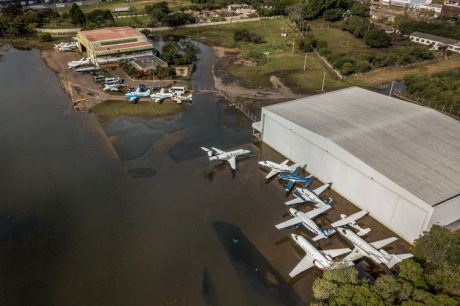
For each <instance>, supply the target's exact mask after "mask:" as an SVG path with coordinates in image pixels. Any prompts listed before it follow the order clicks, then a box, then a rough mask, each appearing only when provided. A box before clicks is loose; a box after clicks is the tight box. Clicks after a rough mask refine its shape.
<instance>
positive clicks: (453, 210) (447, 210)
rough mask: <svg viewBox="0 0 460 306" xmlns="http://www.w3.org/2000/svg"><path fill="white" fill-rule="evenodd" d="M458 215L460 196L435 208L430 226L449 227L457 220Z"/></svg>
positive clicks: (459, 213) (459, 212)
mask: <svg viewBox="0 0 460 306" xmlns="http://www.w3.org/2000/svg"><path fill="white" fill-rule="evenodd" d="M459 215H460V195H457V196H456V197H454V198H452V199H450V200H447V201H445V202H443V203H440V204H438V205H436V206H435V209H434V212H433V215H432V216H431V220H430V226H431V225H433V224H438V225H441V226H445V225H449V224H451V223H453V222H455V221H457V220H458V216H459Z"/></svg>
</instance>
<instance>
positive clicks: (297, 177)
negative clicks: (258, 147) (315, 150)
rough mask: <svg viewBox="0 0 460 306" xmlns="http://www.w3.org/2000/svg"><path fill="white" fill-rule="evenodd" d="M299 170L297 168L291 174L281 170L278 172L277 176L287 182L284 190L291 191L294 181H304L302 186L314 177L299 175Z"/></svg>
mask: <svg viewBox="0 0 460 306" xmlns="http://www.w3.org/2000/svg"><path fill="white" fill-rule="evenodd" d="M299 172H300V168H297V169H296V170H295V171H294V173H292V174H291V173H286V172H282V173H280V174H278V177H279V178H280V179H281V180H283V181H287V182H288V183H287V186H286V191H291V190H292V188H293V187H294V185H295V183H304V187H307V186H308V185H310V183H311V182H312V181H313V178H314V177H313V175H309V176H306V177H305V176H300V175H299Z"/></svg>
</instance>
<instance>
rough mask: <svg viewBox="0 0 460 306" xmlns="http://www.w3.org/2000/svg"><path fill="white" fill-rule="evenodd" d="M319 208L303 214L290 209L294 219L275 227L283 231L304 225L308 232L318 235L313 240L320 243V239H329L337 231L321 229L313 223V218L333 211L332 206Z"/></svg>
mask: <svg viewBox="0 0 460 306" xmlns="http://www.w3.org/2000/svg"><path fill="white" fill-rule="evenodd" d="M317 207H318V208H316V209H313V210H310V211H307V212H302V211H298V210H296V209H294V208H289V213H290V214H291V216H293V217H294V218H292V219H289V220H287V221H284V222H282V223H280V224H277V225H275V227H276V228H277V229H282V228H286V227H290V226H294V225H297V224H302V225H303V226H304V227H305V228H306V229H307V230H309V231H310V232H312V233H313V234H316V236H315V237H314V238H313V239H312V240H313V241H318V240H320V239H325V238H328V237H329V236H330V235H332V234H333V233H335V230H334V229H328V228H321V227H319V226H318V225H317V224H316V223H315V221H313V218H315V217H316V216H319V215H321V214H323V213H325V212H326V211H328V210H329V209H331V206H330V205H325V204H318V205H317Z"/></svg>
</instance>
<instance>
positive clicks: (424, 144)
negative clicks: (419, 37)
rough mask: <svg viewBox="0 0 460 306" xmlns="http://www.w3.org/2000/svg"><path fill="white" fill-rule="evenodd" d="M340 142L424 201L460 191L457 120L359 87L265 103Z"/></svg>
mask: <svg viewBox="0 0 460 306" xmlns="http://www.w3.org/2000/svg"><path fill="white" fill-rule="evenodd" d="M264 109H266V110H267V111H270V112H273V113H275V114H278V115H279V116H281V117H283V118H286V119H287V120H290V121H292V122H293V123H295V124H297V125H299V126H302V127H304V128H306V129H308V130H310V131H312V132H314V133H316V134H318V135H321V136H323V137H325V138H327V139H329V140H330V141H332V142H334V143H335V144H337V145H339V146H340V147H342V148H343V149H345V150H346V151H348V152H349V153H350V154H352V155H354V156H355V157H357V158H359V159H360V160H361V161H363V162H364V163H366V164H367V165H369V166H370V167H372V168H374V169H375V170H377V171H378V172H380V173H381V174H383V175H384V176H386V177H387V178H389V179H390V180H392V181H393V182H395V183H397V184H398V185H400V186H401V187H402V188H404V189H406V190H407V191H409V192H411V193H412V194H414V195H416V196H417V197H419V198H420V199H422V200H424V201H425V202H426V203H428V204H430V205H432V206H435V205H437V204H439V203H441V202H443V201H445V200H448V199H450V198H453V197H456V196H458V195H459V194H460V167H459V165H460V122H458V121H457V120H455V119H453V118H451V117H448V116H446V115H443V114H441V113H439V112H437V111H435V110H432V109H430V108H427V107H423V106H419V105H416V104H412V103H408V102H404V101H401V100H398V99H395V98H391V97H388V96H384V95H381V94H378V93H375V92H372V91H369V90H365V89H362V88H359V87H351V88H346V89H342V90H337V91H333V92H329V93H325V94H320V95H315V96H311V97H307V98H302V99H298V100H293V101H290V102H285V103H280V104H276V105H272V106H268V107H265V108H264Z"/></svg>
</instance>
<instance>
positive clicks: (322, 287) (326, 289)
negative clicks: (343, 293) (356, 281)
mask: <svg viewBox="0 0 460 306" xmlns="http://www.w3.org/2000/svg"><path fill="white" fill-rule="evenodd" d="M312 289H313V296H314V297H315V298H316V299H318V300H321V301H327V300H329V299H330V298H332V297H334V296H335V295H336V294H337V292H338V286H337V284H335V283H333V282H331V281H328V280H325V279H324V278H317V279H315V281H314V282H313V286H312Z"/></svg>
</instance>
